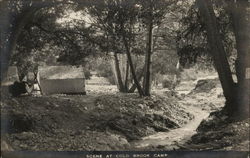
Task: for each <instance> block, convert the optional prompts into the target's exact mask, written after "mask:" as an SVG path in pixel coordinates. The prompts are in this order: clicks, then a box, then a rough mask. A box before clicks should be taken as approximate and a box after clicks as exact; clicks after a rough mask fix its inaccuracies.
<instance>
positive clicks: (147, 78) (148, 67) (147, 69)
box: [143, 4, 153, 96]
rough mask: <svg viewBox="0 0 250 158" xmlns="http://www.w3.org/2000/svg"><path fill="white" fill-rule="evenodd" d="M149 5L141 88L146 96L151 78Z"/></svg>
mask: <svg viewBox="0 0 250 158" xmlns="http://www.w3.org/2000/svg"><path fill="white" fill-rule="evenodd" d="M149 5H150V10H149V12H150V13H149V15H150V16H149V17H148V18H149V19H148V28H147V31H148V39H147V40H148V41H147V46H146V56H145V74H144V75H145V76H144V80H143V88H144V93H145V95H146V96H150V89H151V83H150V82H151V81H150V76H151V71H150V70H151V55H152V39H153V37H152V36H153V19H152V4H149Z"/></svg>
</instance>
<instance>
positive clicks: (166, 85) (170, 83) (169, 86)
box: [162, 79, 173, 89]
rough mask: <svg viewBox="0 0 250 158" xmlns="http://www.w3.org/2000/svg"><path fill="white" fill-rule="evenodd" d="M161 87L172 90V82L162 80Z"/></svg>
mask: <svg viewBox="0 0 250 158" xmlns="http://www.w3.org/2000/svg"><path fill="white" fill-rule="evenodd" d="M162 87H163V88H168V89H172V87H173V82H172V81H171V80H168V79H164V80H162Z"/></svg>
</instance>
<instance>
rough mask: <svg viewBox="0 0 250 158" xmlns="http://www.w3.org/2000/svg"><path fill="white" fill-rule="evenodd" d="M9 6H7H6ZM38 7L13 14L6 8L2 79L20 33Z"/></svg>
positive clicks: (2, 35) (2, 43) (2, 38)
mask: <svg viewBox="0 0 250 158" xmlns="http://www.w3.org/2000/svg"><path fill="white" fill-rule="evenodd" d="M6 7H7V6H6ZM36 10H37V9H27V10H25V11H23V12H22V13H20V14H18V15H16V16H12V14H11V12H9V11H8V10H7V8H6V10H5V12H3V13H4V14H3V15H2V18H1V19H3V20H2V30H3V31H2V33H1V41H2V42H1V80H3V79H4V77H5V76H6V73H7V69H8V66H9V61H10V57H11V54H12V53H13V51H14V50H15V47H16V42H17V39H18V37H19V34H20V32H21V30H22V28H23V27H24V26H25V24H26V23H27V22H28V21H29V20H30V19H31V17H32V16H33V15H34V13H35V12H36Z"/></svg>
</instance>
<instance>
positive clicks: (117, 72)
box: [114, 53, 126, 92]
mask: <svg viewBox="0 0 250 158" xmlns="http://www.w3.org/2000/svg"><path fill="white" fill-rule="evenodd" d="M114 63H115V65H114V66H115V76H116V80H117V84H118V85H117V86H118V89H119V91H120V92H126V90H125V87H124V85H123V82H122V76H121V70H120V66H119V60H118V57H117V53H114Z"/></svg>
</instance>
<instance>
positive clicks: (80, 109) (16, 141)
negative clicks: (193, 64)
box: [1, 79, 249, 151]
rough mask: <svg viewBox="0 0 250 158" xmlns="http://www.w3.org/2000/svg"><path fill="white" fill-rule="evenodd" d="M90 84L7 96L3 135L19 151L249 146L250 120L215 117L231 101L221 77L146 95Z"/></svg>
mask: <svg viewBox="0 0 250 158" xmlns="http://www.w3.org/2000/svg"><path fill="white" fill-rule="evenodd" d="M197 83H199V84H197ZM86 89H87V95H50V96H37V95H34V96H22V97H17V98H5V99H3V100H2V104H1V114H2V115H1V120H2V122H1V124H2V127H7V128H2V131H1V133H2V138H4V141H5V142H6V143H7V144H8V145H9V146H10V148H12V149H13V150H33V151H41V150H42V151H79V150H81V151H82V150H92V151H93V150H102V151H104V150H246V146H247V144H248V145H249V138H247V136H248V135H247V133H248V132H249V120H246V121H243V122H239V123H227V122H228V121H225V118H224V117H221V116H218V117H213V115H211V117H209V118H207V116H209V113H210V112H216V111H220V110H221V109H222V107H223V105H224V97H223V95H222V90H221V88H220V86H219V82H218V80H214V79H212V80H209V81H208V83H207V81H200V82H198V80H197V81H192V83H191V81H190V82H182V83H181V84H180V85H179V86H178V87H177V88H176V91H175V92H174V91H169V90H167V89H160V90H159V89H155V90H153V92H152V94H153V95H152V96H151V97H146V98H140V97H139V96H138V95H137V94H122V93H118V92H117V90H116V87H115V86H112V85H102V86H99V85H95V84H92V85H87V86H86ZM6 116H9V117H6ZM216 118H217V119H216ZM218 118H220V119H219V120H218ZM203 119H205V121H202V120H203ZM223 119H224V122H223ZM209 120H210V122H212V123H210V124H209V123H208V122H209ZM221 120H222V121H221ZM200 122H202V124H201V125H200ZM211 124H213V125H214V126H215V125H216V128H215V127H214V128H211V126H212V125H211ZM199 125H200V126H199ZM198 126H199V127H198ZM197 127H198V131H196V129H197ZM3 129H5V130H4V131H3ZM6 129H8V130H6ZM224 129H226V130H224ZM226 142H229V143H226ZM211 144H212V145H211Z"/></svg>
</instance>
